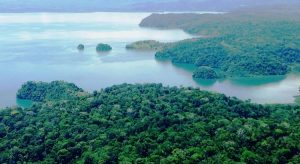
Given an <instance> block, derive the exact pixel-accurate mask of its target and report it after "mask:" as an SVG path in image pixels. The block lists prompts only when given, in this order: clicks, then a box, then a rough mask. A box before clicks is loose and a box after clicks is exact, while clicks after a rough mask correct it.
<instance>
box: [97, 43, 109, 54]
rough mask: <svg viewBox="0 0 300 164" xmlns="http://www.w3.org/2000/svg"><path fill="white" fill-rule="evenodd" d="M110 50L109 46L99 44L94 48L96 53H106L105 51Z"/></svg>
mask: <svg viewBox="0 0 300 164" xmlns="http://www.w3.org/2000/svg"><path fill="white" fill-rule="evenodd" d="M111 50H112V47H111V46H110V45H109V44H103V43H99V44H98V45H97V47H96V51H97V52H107V51H111Z"/></svg>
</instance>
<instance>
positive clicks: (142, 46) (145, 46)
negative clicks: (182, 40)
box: [126, 40, 173, 51]
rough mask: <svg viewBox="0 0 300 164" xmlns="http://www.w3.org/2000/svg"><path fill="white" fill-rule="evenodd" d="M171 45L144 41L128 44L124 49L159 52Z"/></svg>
mask: <svg viewBox="0 0 300 164" xmlns="http://www.w3.org/2000/svg"><path fill="white" fill-rule="evenodd" d="M172 45H173V43H161V42H158V41H155V40H144V41H137V42H134V43H131V44H128V45H126V49H130V50H153V51H159V50H162V49H164V48H167V47H170V46H172Z"/></svg>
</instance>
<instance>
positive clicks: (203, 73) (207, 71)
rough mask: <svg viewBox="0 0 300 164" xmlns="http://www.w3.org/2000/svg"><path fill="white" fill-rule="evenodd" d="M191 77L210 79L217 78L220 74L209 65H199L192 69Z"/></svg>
mask: <svg viewBox="0 0 300 164" xmlns="http://www.w3.org/2000/svg"><path fill="white" fill-rule="evenodd" d="M193 77H194V78H200V79H211V80H212V79H218V78H220V77H221V76H220V75H218V73H217V72H216V71H215V70H214V69H212V68H210V67H204V66H201V67H199V68H197V69H196V71H194V74H193Z"/></svg>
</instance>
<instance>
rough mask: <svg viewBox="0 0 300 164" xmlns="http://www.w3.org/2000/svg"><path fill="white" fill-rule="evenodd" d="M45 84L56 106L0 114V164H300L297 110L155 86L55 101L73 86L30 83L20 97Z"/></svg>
mask: <svg viewBox="0 0 300 164" xmlns="http://www.w3.org/2000/svg"><path fill="white" fill-rule="evenodd" d="M54 84H55V85H56V86H54ZM28 85H31V86H34V87H30V88H35V89H30V88H29V87H26V86H28ZM50 86H51V87H54V88H60V89H61V91H57V92H56V95H55V94H52V93H51V94H47V93H46V95H52V96H53V97H54V99H56V100H55V101H51V100H53V99H52V98H51V97H48V98H49V99H47V100H45V99H44V96H42V97H41V98H39V99H38V100H41V99H44V100H45V102H42V103H36V104H35V105H33V106H32V107H31V108H28V109H22V108H18V107H15V108H6V109H3V110H1V111H0V163H17V162H19V163H27V162H29V163H31V162H41V163H76V162H78V163H233V162H245V163H288V162H291V163H299V162H300V155H299V153H300V145H299V143H300V133H299V132H300V125H299V122H300V107H299V106H289V105H272V106H263V105H257V104H252V103H250V102H248V101H240V100H238V99H236V98H231V97H227V96H225V95H222V94H216V93H210V92H206V91H201V90H199V89H195V88H177V87H164V86H162V85H161V84H143V85H142V84H135V85H130V84H123V85H117V86H112V87H109V88H105V89H102V90H99V91H95V92H93V93H92V94H85V95H81V94H77V95H80V96H79V97H77V98H76V99H69V98H66V97H65V96H60V95H66V93H64V92H65V91H68V90H69V89H71V88H74V87H73V84H69V83H63V82H59V83H57V82H53V83H34V82H30V83H27V84H25V85H23V88H22V89H21V91H22V92H19V95H20V96H21V95H27V96H28V97H29V98H30V97H32V98H33V97H34V99H32V100H35V99H36V95H37V94H34V95H35V96H31V95H30V92H32V93H37V92H36V91H39V92H40V93H45V92H49V90H45V88H49V87H50ZM76 88H77V87H75V90H74V93H76V92H81V90H80V89H79V90H78V89H76ZM44 91H45V92H44ZM58 97H61V99H60V100H57V98H58Z"/></svg>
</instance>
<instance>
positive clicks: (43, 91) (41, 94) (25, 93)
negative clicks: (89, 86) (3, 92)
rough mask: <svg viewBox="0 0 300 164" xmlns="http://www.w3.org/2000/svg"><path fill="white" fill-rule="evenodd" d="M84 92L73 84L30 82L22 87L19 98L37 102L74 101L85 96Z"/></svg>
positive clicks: (18, 94)
mask: <svg viewBox="0 0 300 164" xmlns="http://www.w3.org/2000/svg"><path fill="white" fill-rule="evenodd" d="M85 94H86V93H84V91H83V90H82V89H80V88H78V87H77V86H76V85H74V84H72V83H66V82H63V81H53V82H51V83H45V82H34V81H29V82H27V83H25V84H24V85H22V87H21V89H20V90H19V91H18V93H17V98H19V99H25V100H32V101H36V102H41V101H54V100H73V99H76V98H78V97H80V96H83V95H85Z"/></svg>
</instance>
